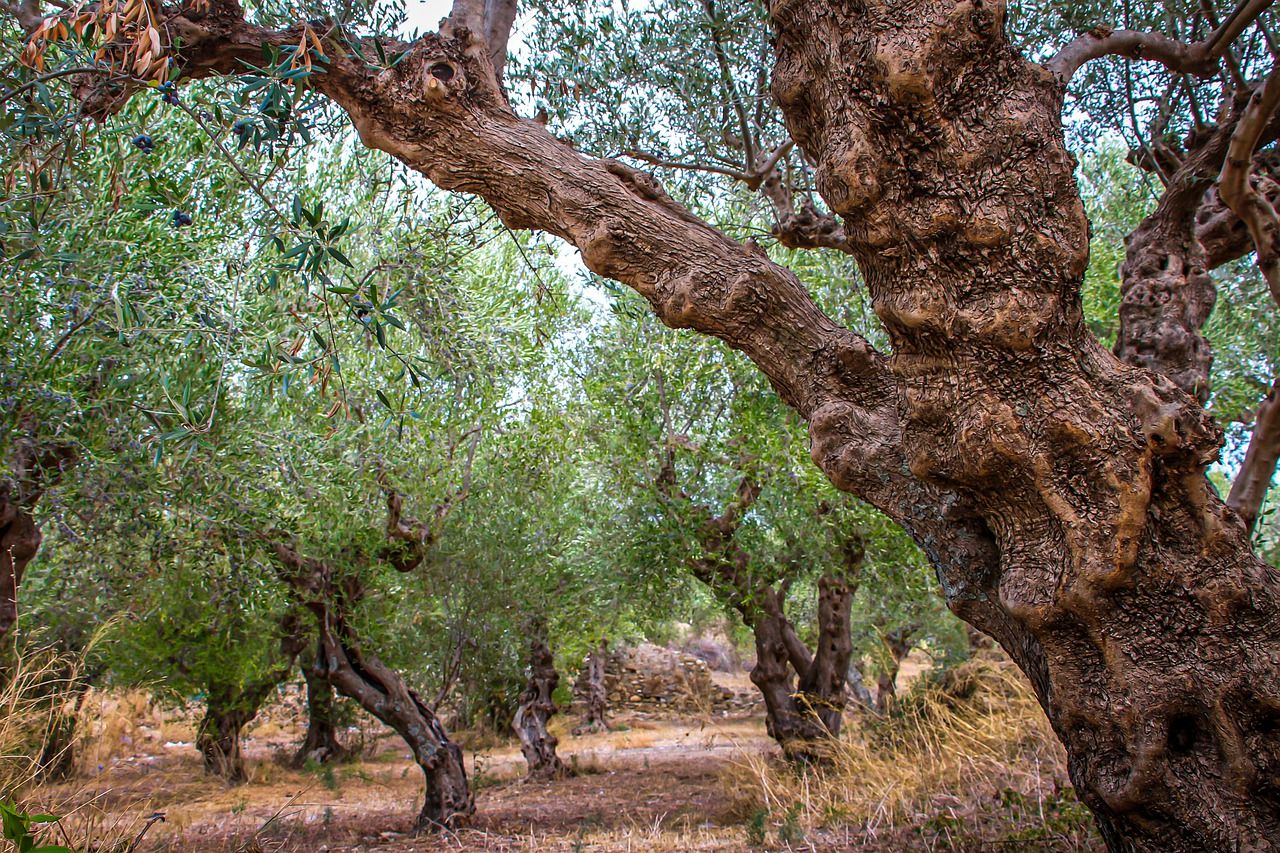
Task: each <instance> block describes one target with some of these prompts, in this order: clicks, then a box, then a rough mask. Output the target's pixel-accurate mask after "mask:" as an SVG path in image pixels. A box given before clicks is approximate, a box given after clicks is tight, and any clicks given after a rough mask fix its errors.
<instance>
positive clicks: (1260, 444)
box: [1227, 380, 1280, 532]
mask: <svg viewBox="0 0 1280 853" xmlns="http://www.w3.org/2000/svg"><path fill="white" fill-rule="evenodd" d="M1278 460H1280V380H1277V381H1276V382H1273V383H1272V384H1271V390H1270V391H1268V392H1267V396H1266V398H1265V399H1264V400H1263V401H1262V403H1261V405H1259V406H1258V414H1257V416H1256V417H1255V418H1254V421H1253V435H1252V436H1251V437H1250V439H1249V449H1248V450H1247V451H1245V455H1244V462H1242V463H1241V465H1240V472H1239V473H1238V474H1236V479H1235V481H1234V482H1233V483H1232V484H1231V492H1230V494H1228V495H1227V506H1229V507H1231V508H1232V509H1233V510H1235V511H1236V514H1237V515H1239V516H1240V520H1241V521H1243V522H1244V525H1245V528H1246V529H1247V530H1249V531H1250V532H1252V531H1253V526H1254V524H1255V523H1256V522H1257V521H1258V513H1259V512H1260V511H1261V510H1262V502H1263V501H1264V500H1265V499H1266V497H1267V491H1268V490H1269V489H1270V488H1271V480H1272V478H1273V477H1274V476H1275V473H1276V462H1277V461H1278Z"/></svg>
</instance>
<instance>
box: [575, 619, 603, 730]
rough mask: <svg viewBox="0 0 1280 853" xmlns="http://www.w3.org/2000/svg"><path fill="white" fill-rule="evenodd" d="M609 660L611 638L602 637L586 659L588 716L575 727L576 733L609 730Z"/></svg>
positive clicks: (585, 686)
mask: <svg viewBox="0 0 1280 853" xmlns="http://www.w3.org/2000/svg"><path fill="white" fill-rule="evenodd" d="M608 660H609V640H608V639H607V638H605V637H601V638H600V645H598V646H596V647H595V648H594V649H592V650H591V651H590V652H589V653H588V654H587V659H586V661H584V666H583V672H582V676H581V678H582V680H583V682H584V689H583V693H584V694H585V702H584V704H585V705H586V710H587V713H586V716H585V717H584V718H583V720H582V725H580V726H578V727H577V728H576V729H574V734H581V733H583V732H605V731H608V730H609V721H608V720H607V719H606V718H605V714H606V713H607V711H608V709H609V691H608V690H606V689H605V683H604V676H605V665H606V663H607V662H608Z"/></svg>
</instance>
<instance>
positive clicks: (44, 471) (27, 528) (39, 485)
mask: <svg viewBox="0 0 1280 853" xmlns="http://www.w3.org/2000/svg"><path fill="white" fill-rule="evenodd" d="M14 444H15V449H14V453H13V458H12V459H10V460H8V461H9V463H10V470H11V472H12V479H11V480H9V481H5V480H3V479H0V646H5V647H7V646H8V643H9V640H10V636H11V635H12V633H13V628H14V625H15V624H16V623H17V621H18V585H19V584H21V583H22V575H23V572H24V571H26V568H27V565H28V564H29V563H30V562H31V561H32V560H33V559H34V558H35V556H36V552H37V551H39V550H40V543H41V541H42V540H43V536H42V535H41V533H40V528H39V526H38V525H37V524H36V520H35V515H34V513H35V507H36V503H37V502H38V501H39V500H40V498H41V497H42V496H43V495H44V493H45V491H46V490H47V489H48V488H49V487H50V486H52V485H54V484H55V483H57V481H58V480H59V479H60V478H61V477H62V475H63V474H64V473H65V472H66V471H67V470H68V469H70V468H71V467H72V466H73V465H74V464H75V462H76V458H77V453H76V451H75V449H74V448H72V447H71V446H69V445H66V444H41V443H39V442H37V441H35V440H32V439H29V438H26V437H23V438H20V439H18V440H17V441H16V442H15V443H14Z"/></svg>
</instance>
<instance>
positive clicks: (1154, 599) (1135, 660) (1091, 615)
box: [772, 0, 1280, 850]
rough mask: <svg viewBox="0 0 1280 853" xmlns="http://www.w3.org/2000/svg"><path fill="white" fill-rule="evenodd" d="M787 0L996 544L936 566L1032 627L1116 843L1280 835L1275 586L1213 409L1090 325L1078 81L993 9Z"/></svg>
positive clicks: (913, 391) (1083, 775)
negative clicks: (1227, 465) (1223, 461)
mask: <svg viewBox="0 0 1280 853" xmlns="http://www.w3.org/2000/svg"><path fill="white" fill-rule="evenodd" d="M772 11H773V14H774V18H775V22H776V25H777V29H778V46H777V53H778V63H777V66H776V67H775V76H774V91H775V94H776V95H777V96H778V99H779V101H780V103H781V104H782V107H783V110H784V113H785V114H786V116H787V119H788V126H789V128H790V130H791V132H792V136H793V138H795V139H796V141H797V143H798V144H799V145H800V146H801V148H802V149H803V150H804V151H805V152H806V153H807V154H808V155H809V156H811V157H812V158H814V159H815V160H816V161H817V162H818V166H817V171H818V186H819V189H820V191H821V192H822V193H823V196H824V197H825V198H826V199H827V200H828V202H829V203H831V205H832V207H833V208H834V209H835V210H836V211H837V212H838V213H840V214H841V215H843V216H844V217H845V218H846V227H848V228H849V229H850V231H851V232H853V234H854V239H855V241H856V242H857V243H858V251H857V255H858V260H859V263H860V266H861V267H862V269H863V272H864V275H865V277H866V280H867V282H868V288H869V291H870V293H871V295H872V298H873V300H874V304H875V307H876V311H877V313H878V314H879V316H880V317H881V318H882V319H883V320H884V321H885V323H886V326H887V327H888V330H889V332H890V335H891V337H892V339H893V343H894V348H895V349H894V356H893V370H894V373H895V375H896V376H898V377H900V378H901V380H902V385H903V396H902V403H903V416H904V417H903V421H902V423H903V444H904V446H905V448H906V452H907V460H908V464H909V465H910V467H911V470H912V471H913V472H914V473H915V474H916V475H917V476H919V477H921V478H924V479H927V480H929V481H931V482H934V483H947V484H949V485H951V486H953V487H956V488H957V489H960V490H961V491H962V492H963V493H964V494H965V495H966V497H967V498H968V500H969V501H971V502H972V505H973V506H974V507H975V508H976V510H977V512H978V513H979V514H980V516H981V517H982V518H983V521H984V523H985V524H986V526H987V528H988V529H989V530H990V533H991V536H992V538H993V540H994V545H995V547H996V548H997V551H998V554H999V559H998V562H997V563H996V564H995V565H992V566H990V567H987V568H984V567H982V566H979V565H970V566H968V567H947V566H942V567H941V575H942V580H943V584H944V587H945V588H946V589H947V592H948V594H949V598H950V600H951V603H952V606H953V608H954V609H955V610H956V611H957V612H958V613H960V614H961V615H962V616H964V617H965V618H967V619H968V620H969V621H971V622H973V623H974V624H975V625H976V626H977V627H979V628H980V629H982V630H984V631H986V632H987V633H989V634H991V635H993V636H994V637H996V638H997V639H998V640H1000V642H1001V643H1002V645H1005V647H1006V648H1009V647H1010V642H1011V641H1012V643H1013V645H1014V648H1013V649H1011V653H1012V654H1013V656H1014V657H1015V659H1016V660H1018V662H1019V664H1020V665H1021V666H1022V668H1023V669H1024V671H1026V672H1027V673H1028V674H1029V675H1030V676H1031V679H1032V683H1033V685H1034V686H1035V688H1036V691H1037V694H1038V695H1039V697H1040V700H1041V702H1042V704H1043V705H1044V707H1045V710H1046V711H1047V713H1048V715H1049V718H1050V720H1051V721H1052V723H1053V725H1054V727H1055V730H1056V731H1057V732H1058V734H1059V736H1060V737H1061V738H1062V740H1063V742H1064V743H1065V744H1066V746H1067V750H1068V755H1069V758H1070V766H1071V772H1072V778H1073V781H1074V782H1075V784H1076V787H1077V789H1078V790H1079V792H1080V795H1081V797H1082V798H1083V799H1084V801H1085V802H1087V803H1088V804H1089V805H1090V806H1091V808H1093V810H1094V812H1095V814H1096V815H1097V816H1098V819H1099V826H1100V829H1101V831H1102V833H1103V835H1104V837H1105V838H1106V839H1107V841H1108V843H1109V844H1111V845H1112V846H1113V847H1114V848H1116V849H1146V850H1198V849H1204V848H1205V847H1210V848H1213V849H1235V848H1259V849H1261V848H1267V847H1269V846H1270V845H1272V844H1273V843H1274V842H1273V841H1272V839H1274V838H1275V837H1277V836H1276V831H1277V829H1280V811H1278V810H1277V804H1280V800H1278V799H1277V798H1276V788H1275V782H1274V779H1275V778H1276V777H1275V769H1276V767H1277V760H1278V759H1280V738H1278V737H1277V728H1276V726H1275V720H1276V719H1277V717H1276V714H1277V711H1276V709H1277V708H1280V704H1277V700H1278V699H1280V693H1278V692H1277V691H1278V688H1280V684H1278V683H1277V671H1276V668H1275V667H1274V665H1273V664H1272V663H1270V662H1269V661H1271V660H1273V659H1274V657H1273V656H1274V655H1275V653H1276V652H1277V650H1278V648H1277V646H1278V642H1280V632H1278V626H1277V623H1276V620H1275V617H1276V615H1277V605H1278V603H1280V602H1278V601H1277V592H1278V591H1280V587H1278V585H1277V577H1276V573H1275V572H1274V570H1272V569H1271V568H1270V567H1269V566H1267V565H1265V564H1264V563H1262V562H1261V561H1260V560H1258V559H1257V557H1256V556H1254V555H1253V554H1252V553H1251V552H1250V550H1249V548H1248V544H1247V542H1246V541H1245V538H1244V536H1243V532H1242V530H1241V529H1240V526H1239V525H1238V524H1236V523H1235V520H1234V518H1233V517H1232V515H1231V513H1230V512H1229V511H1228V510H1226V508H1225V507H1224V506H1223V505H1222V503H1221V502H1220V501H1219V499H1218V498H1217V496H1216V494H1215V493H1214V491H1213V489H1212V488H1211V487H1210V485H1209V484H1208V482H1207V480H1206V478H1205V476H1204V470H1205V466H1206V465H1207V464H1208V463H1209V462H1210V461H1212V460H1213V459H1214V458H1216V455H1217V450H1218V446H1219V442H1220V435H1219V433H1218V431H1217V428H1216V427H1215V426H1214V425H1213V423H1212V422H1211V421H1210V419H1209V418H1208V417H1207V415H1206V414H1205V413H1204V412H1203V410H1202V409H1200V407H1199V406H1198V405H1196V403H1195V401H1194V400H1193V399H1192V398H1190V397H1189V396H1187V395H1186V394H1185V393H1184V392H1183V391H1181V390H1180V389H1179V388H1177V386H1176V385H1174V384H1173V383H1172V382H1170V381H1169V380H1168V379H1166V378H1164V377H1163V376H1160V375H1157V374H1153V373H1150V372H1146V371H1142V370H1136V369H1134V368H1132V367H1130V366H1128V365H1125V364H1122V363H1119V362H1118V361H1117V360H1116V359H1115V358H1113V357H1112V356H1111V355H1110V354H1109V353H1106V352H1104V351H1103V350H1102V349H1101V347H1099V346H1098V344H1097V342H1096V340H1094V339H1093V338H1092V336H1090V335H1089V334H1088V333H1087V332H1086V331H1085V329H1084V325H1083V322H1082V317H1081V307H1080V292H1079V288H1080V281H1081V276H1082V274H1083V271H1084V267H1085V264H1086V261H1087V236H1088V227H1087V222H1086V220H1085V217H1084V213H1083V209H1082V206H1081V204H1080V198H1079V194H1078V192H1077V189H1076V186H1075V183H1074V176H1073V167H1074V164H1073V162H1072V160H1071V158H1070V156H1069V155H1068V154H1067V152H1066V150H1065V147H1064V145H1063V141H1062V127H1061V120H1060V114H1061V107H1062V91H1063V90H1062V87H1061V86H1060V84H1059V83H1058V82H1057V80H1056V79H1055V78H1054V77H1053V75H1052V74H1049V73H1047V72H1046V71H1045V70H1044V69H1041V68H1039V67H1037V66H1035V65H1033V64H1031V63H1029V62H1027V61H1025V60H1024V59H1023V58H1022V57H1020V56H1018V55H1017V54H1016V53H1015V52H1014V51H1013V50H1012V48H1011V47H1010V46H1009V44H1008V42H1007V40H1006V38H1005V36H1004V33H1003V20H1002V14H1003V11H1002V7H1000V6H999V5H988V4H971V3H951V2H940V0H924V1H923V2H911V3H906V4H895V5H894V6H892V7H886V6H870V5H868V6H861V5H854V4H850V5H840V4H837V5H834V6H833V5H828V4H824V3H819V2H810V1H809V0H794V2H781V3H777V4H775V5H774V6H773V7H772ZM907 16H910V17H909V19H910V20H912V21H916V22H919V23H918V24H917V25H914V26H903V22H904V21H905V20H907V19H908V17H907ZM851 33H857V34H859V35H858V36H856V37H850V34H851ZM976 187H982V188H983V191H982V192H981V194H980V196H977V197H975V196H972V195H969V194H968V192H967V190H969V189H972V188H976ZM816 426H817V424H816V422H815V427H816ZM837 479H838V474H837ZM974 603H981V604H983V605H984V608H983V609H985V606H986V605H990V606H991V607H993V608H994V609H996V610H997V611H998V613H999V617H998V618H994V619H993V618H991V617H992V616H994V615H995V614H990V613H984V612H979V611H978V610H976V609H975V608H974V607H972V606H971V605H972V604H974Z"/></svg>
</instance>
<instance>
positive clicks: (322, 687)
mask: <svg viewBox="0 0 1280 853" xmlns="http://www.w3.org/2000/svg"><path fill="white" fill-rule="evenodd" d="M319 666H320V661H319V656H318V655H310V656H308V657H307V658H305V659H304V660H303V661H302V678H303V680H304V681H305V682H306V685H307V734H306V736H305V737H304V738H303V740H302V745H301V746H299V747H298V751H297V752H296V753H294V756H293V759H292V761H291V762H290V763H291V764H292V765H293V766H294V767H303V766H305V765H307V764H308V763H310V764H328V763H329V762H331V761H339V760H341V759H342V758H343V756H345V755H346V749H345V748H344V747H343V746H342V743H341V742H340V741H339V740H338V725H337V719H336V716H337V697H336V696H335V695H334V692H333V685H332V684H330V683H329V681H328V680H327V679H326V678H325V677H324V675H323V672H322V671H321V670H320V669H319Z"/></svg>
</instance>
